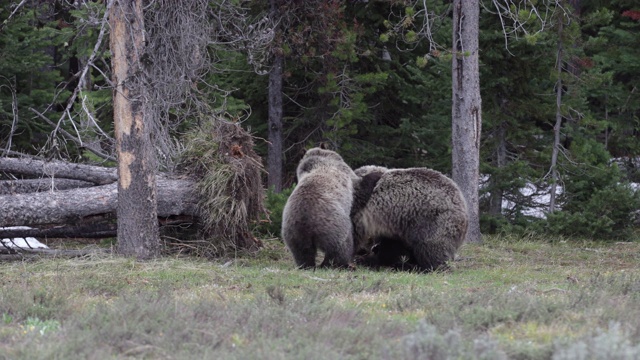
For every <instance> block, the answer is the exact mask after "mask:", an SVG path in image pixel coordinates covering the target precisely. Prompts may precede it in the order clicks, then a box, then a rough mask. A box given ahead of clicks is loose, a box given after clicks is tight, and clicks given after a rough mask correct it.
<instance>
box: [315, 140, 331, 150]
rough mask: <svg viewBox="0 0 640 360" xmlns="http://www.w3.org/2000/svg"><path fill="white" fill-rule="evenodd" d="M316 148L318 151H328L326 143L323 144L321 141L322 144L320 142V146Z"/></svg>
mask: <svg viewBox="0 0 640 360" xmlns="http://www.w3.org/2000/svg"><path fill="white" fill-rule="evenodd" d="M318 147H319V148H320V149H323V150H329V145H327V143H326V142H324V141H323V142H321V143H320V145H319V146H318Z"/></svg>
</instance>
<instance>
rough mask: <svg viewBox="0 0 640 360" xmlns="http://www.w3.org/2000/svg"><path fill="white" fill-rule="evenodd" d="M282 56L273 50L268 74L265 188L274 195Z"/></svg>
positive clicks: (278, 174) (278, 175)
mask: <svg viewBox="0 0 640 360" xmlns="http://www.w3.org/2000/svg"><path fill="white" fill-rule="evenodd" d="M278 9H279V7H278V5H277V4H276V0H271V17H272V18H273V19H276V18H277V17H278ZM283 67H284V55H283V54H282V49H279V48H275V49H274V54H273V64H272V67H271V71H270V72H269V153H268V156H267V172H268V173H269V178H268V181H267V186H268V187H269V188H272V189H273V191H275V192H276V193H280V192H281V191H282V71H283Z"/></svg>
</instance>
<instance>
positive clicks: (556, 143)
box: [549, 20, 563, 213]
mask: <svg viewBox="0 0 640 360" xmlns="http://www.w3.org/2000/svg"><path fill="white" fill-rule="evenodd" d="M562 27H563V24H562V20H561V21H559V22H558V50H557V54H556V56H557V58H556V72H557V76H558V79H557V80H556V123H555V125H554V126H553V148H552V150H551V167H550V169H549V172H550V173H551V189H550V190H549V212H550V213H552V212H554V211H555V210H556V192H557V190H558V181H559V180H560V175H559V174H558V168H557V165H558V152H560V129H561V128H562V86H563V84H562V58H563V51H562V30H563V29H562Z"/></svg>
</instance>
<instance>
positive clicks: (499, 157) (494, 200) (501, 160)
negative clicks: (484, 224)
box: [489, 123, 507, 231]
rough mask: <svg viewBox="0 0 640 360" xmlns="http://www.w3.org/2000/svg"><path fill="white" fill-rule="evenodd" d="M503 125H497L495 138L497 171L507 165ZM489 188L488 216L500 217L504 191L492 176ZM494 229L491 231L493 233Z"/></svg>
mask: <svg viewBox="0 0 640 360" xmlns="http://www.w3.org/2000/svg"><path fill="white" fill-rule="evenodd" d="M504 127H505V125H504V123H502V124H500V125H498V128H497V129H496V137H497V141H498V144H497V147H496V150H495V153H494V156H495V160H494V166H495V167H496V168H498V169H499V171H501V170H503V168H504V167H505V166H506V165H507V144H506V139H505V138H506V132H505V128H504ZM489 181H490V184H491V185H492V186H491V189H492V190H491V196H490V198H489V214H491V215H493V216H497V217H500V216H502V198H503V196H504V191H503V190H502V189H499V188H498V185H499V181H498V180H497V179H496V178H495V176H492V177H491V179H489ZM494 230H495V229H492V231H494Z"/></svg>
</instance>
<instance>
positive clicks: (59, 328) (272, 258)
mask: <svg viewBox="0 0 640 360" xmlns="http://www.w3.org/2000/svg"><path fill="white" fill-rule="evenodd" d="M264 243H265V247H264V248H263V249H262V250H260V251H258V252H257V253H252V254H237V255H236V256H233V257H229V258H221V259H215V260H204V259H199V258H185V257H163V258H160V259H157V260H153V261H146V262H142V261H136V260H132V259H126V258H121V257H118V256H114V255H94V256H90V257H85V258H76V259H62V258H58V259H51V258H42V259H36V260H30V261H6V262H0V317H1V318H0V359H104V358H116V359H125V358H136V359H139V358H149V359H213V358H215V359H450V358H456V359H481V358H484V359H500V358H509V359H549V358H554V359H579V358H580V359H582V358H589V359H609V358H621V359H622V358H624V359H626V358H628V359H637V358H640V320H639V319H640V241H635V242H609V243H601V242H589V241H574V240H567V241H564V240H561V239H555V240H551V239H539V238H538V239H532V238H526V239H523V238H515V237H510V236H487V237H485V241H484V243H483V244H482V245H477V244H465V245H463V247H462V248H461V250H460V252H459V259H458V260H456V261H455V262H453V263H452V264H451V268H450V270H448V271H446V272H436V273H429V274H418V273H410V272H397V271H391V270H382V271H374V270H370V269H366V268H362V267H360V268H358V269H356V270H354V271H348V270H332V269H329V270H326V269H323V270H316V271H304V270H298V269H295V268H294V265H293V260H292V258H291V256H290V254H289V253H288V252H287V249H286V248H285V247H284V245H282V243H281V242H280V241H278V240H276V239H272V240H264ZM616 356H619V357H616Z"/></svg>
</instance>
